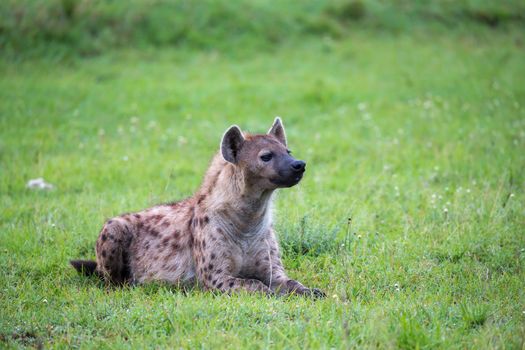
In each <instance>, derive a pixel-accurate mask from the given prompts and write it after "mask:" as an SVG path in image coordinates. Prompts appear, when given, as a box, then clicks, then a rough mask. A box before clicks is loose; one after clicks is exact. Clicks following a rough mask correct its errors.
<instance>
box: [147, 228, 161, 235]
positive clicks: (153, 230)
mask: <svg viewBox="0 0 525 350" xmlns="http://www.w3.org/2000/svg"><path fill="white" fill-rule="evenodd" d="M149 234H150V235H152V236H153V237H157V236H158V235H159V231H157V230H155V229H154V228H151V229H150V230H149Z"/></svg>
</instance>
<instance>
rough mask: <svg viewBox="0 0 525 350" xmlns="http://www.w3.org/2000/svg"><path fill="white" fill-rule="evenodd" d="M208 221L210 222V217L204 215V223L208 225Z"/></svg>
mask: <svg viewBox="0 0 525 350" xmlns="http://www.w3.org/2000/svg"><path fill="white" fill-rule="evenodd" d="M209 222H210V218H209V217H208V215H206V216H205V217H204V225H208V223H209Z"/></svg>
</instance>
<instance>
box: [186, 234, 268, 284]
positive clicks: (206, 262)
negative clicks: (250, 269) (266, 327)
mask: <svg viewBox="0 0 525 350" xmlns="http://www.w3.org/2000/svg"><path fill="white" fill-rule="evenodd" d="M206 247H207V242H206V240H205V239H199V238H197V240H196V242H195V251H194V259H195V267H196V274H197V278H198V280H199V282H200V283H202V285H204V287H205V288H206V289H208V290H219V291H221V292H230V291H233V292H235V291H241V290H245V291H248V292H260V293H264V294H273V292H272V290H271V289H270V288H269V287H268V286H266V285H265V284H264V283H263V282H261V281H259V280H256V279H246V278H239V277H236V276H234V273H233V271H234V270H238V269H236V266H235V259H234V258H233V253H232V252H229V251H228V250H227V249H225V248H224V247H220V246H216V247H214V249H213V250H212V249H206Z"/></svg>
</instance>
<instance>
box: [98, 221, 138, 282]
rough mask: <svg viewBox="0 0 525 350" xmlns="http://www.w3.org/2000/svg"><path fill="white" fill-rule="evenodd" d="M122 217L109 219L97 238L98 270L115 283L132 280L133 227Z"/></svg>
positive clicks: (106, 278) (107, 279)
mask: <svg viewBox="0 0 525 350" xmlns="http://www.w3.org/2000/svg"><path fill="white" fill-rule="evenodd" d="M129 225H130V224H129V223H128V222H125V221H124V220H122V219H121V218H117V219H113V220H109V221H108V222H107V223H106V224H105V225H104V228H103V229H102V231H101V232H100V235H99V237H98V240H97V248H96V251H97V272H98V274H100V275H101V276H102V277H103V278H104V280H106V281H107V282H111V283H114V284H124V283H127V282H130V279H131V271H130V264H129V246H130V243H131V238H132V235H131V227H129Z"/></svg>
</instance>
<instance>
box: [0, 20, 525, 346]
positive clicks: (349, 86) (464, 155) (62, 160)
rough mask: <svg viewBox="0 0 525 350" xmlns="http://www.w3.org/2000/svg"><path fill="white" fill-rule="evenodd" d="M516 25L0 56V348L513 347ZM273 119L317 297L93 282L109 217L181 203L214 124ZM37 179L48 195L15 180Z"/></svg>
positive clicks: (285, 222) (522, 245)
mask: <svg viewBox="0 0 525 350" xmlns="http://www.w3.org/2000/svg"><path fill="white" fill-rule="evenodd" d="M522 45H523V43H522V39H521V31H519V30H512V29H509V30H491V29H488V28H483V27H474V28H472V31H456V30H452V29H451V30H450V31H444V32H440V33H437V34H433V35H431V34H430V33H428V32H425V31H414V32H401V33H397V34H395V35H394V34H388V33H385V32H381V31H369V30H358V31H355V32H353V33H352V34H351V35H349V36H348V37H346V38H343V39H341V40H337V41H334V40H332V39H329V38H325V39H317V38H307V39H305V40H303V41H298V42H294V43H293V44H290V45H283V46H280V47H275V48H273V49H268V50H261V51H249V50H248V51H241V50H238V51H226V50H196V49H192V48H179V49H176V48H163V49H152V48H145V49H141V50H138V49H134V48H129V49H121V50H116V51H110V52H108V53H106V54H103V55H99V56H94V57H84V58H74V59H69V60H61V61H53V60H51V59H28V60H23V61H16V60H15V61H13V60H12V59H2V60H1V61H0V76H1V77H2V78H1V79H0V101H1V103H0V172H1V176H0V198H1V203H2V210H1V215H0V265H1V266H2V270H1V271H2V272H0V288H1V293H0V309H1V310H2V311H1V317H0V342H1V343H0V344H1V345H2V346H3V347H7V348H11V347H12V348H17V347H41V346H45V347H50V348H70V347H73V348H142V347H148V348H179V347H181V348H215V347H221V348H232V349H233V348H273V347H274V348H355V347H360V348H361V347H363V348H377V347H379V348H406V349H416V348H419V349H423V348H443V349H450V348H510V349H522V348H523V346H524V342H525V306H524V305H525V292H524V291H525V283H524V281H525V273H524V265H525V235H524V232H523V229H524V219H525V216H524V210H525V206H524V195H525V194H524V192H523V188H524V187H523V186H524V184H525V170H524V169H525V153H524V152H523V149H524V146H525V109H524V106H525V86H524V85H523V77H524V76H525V66H524V65H523V61H524V58H525V54H524V51H523V47H522ZM275 115H280V116H281V117H282V118H283V120H284V123H285V126H286V127H287V133H288V138H289V144H290V147H291V149H292V150H293V152H294V155H296V156H297V157H298V158H301V159H305V160H306V161H307V162H308V170H307V173H306V176H305V179H304V180H303V182H302V183H301V184H300V185H299V186H297V187H295V188H292V189H289V190H283V191H281V192H280V193H279V195H278V197H277V200H276V221H277V222H276V228H277V231H278V232H279V236H280V240H281V244H282V247H283V252H284V263H285V266H286V267H287V269H288V270H289V274H290V275H291V276H292V277H294V278H297V279H298V280H300V281H302V282H304V284H306V285H308V286H315V287H319V288H321V289H323V290H324V291H326V292H327V294H328V295H329V297H328V298H327V299H324V300H319V301H315V300H310V299H304V298H296V297H290V298H264V297H261V296H258V295H246V294H239V295H233V296H225V295H215V294H213V293H206V292H202V291H200V290H197V289H193V290H192V289H190V290H179V289H177V288H174V287H170V286H166V285H147V286H140V287H136V288H123V289H118V288H117V289H106V288H105V287H103V286H102V285H101V284H100V283H98V282H97V281H96V280H94V279H88V278H84V277H81V276H78V275H77V274H76V273H75V272H74V271H73V269H72V268H71V267H70V266H68V263H67V261H68V260H69V259H70V258H93V257H94V242H95V239H96V237H97V233H98V230H99V229H100V227H101V225H102V223H103V222H104V220H105V219H106V218H109V217H111V216H114V215H117V214H119V213H122V212H126V211H133V210H138V209H141V208H144V207H148V206H151V205H154V204H156V203H159V202H166V201H170V200H174V199H178V198H182V197H185V196H188V195H190V194H192V193H193V191H194V190H195V189H196V187H197V186H198V185H199V183H200V181H201V178H202V175H203V173H204V171H205V169H206V166H207V164H208V162H209V160H210V159H211V156H212V154H213V153H214V152H215V151H216V150H217V148H218V143H219V140H220V137H221V135H222V132H223V131H224V130H225V129H226V128H227V127H228V126H229V125H230V124H233V123H236V124H238V125H240V126H241V127H242V128H243V129H246V130H250V131H254V132H263V131H265V130H267V129H268V128H269V126H270V124H271V122H272V120H273V117H274V116H275ZM40 176H43V177H44V178H45V179H46V180H47V181H49V182H50V183H52V184H54V185H55V187H56V188H55V189H54V190H52V191H35V190H29V189H26V188H25V184H26V182H27V181H28V180H29V179H32V178H36V177H40Z"/></svg>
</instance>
